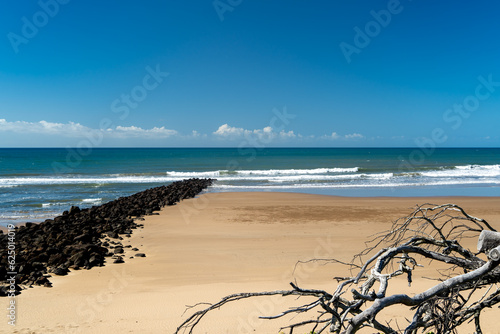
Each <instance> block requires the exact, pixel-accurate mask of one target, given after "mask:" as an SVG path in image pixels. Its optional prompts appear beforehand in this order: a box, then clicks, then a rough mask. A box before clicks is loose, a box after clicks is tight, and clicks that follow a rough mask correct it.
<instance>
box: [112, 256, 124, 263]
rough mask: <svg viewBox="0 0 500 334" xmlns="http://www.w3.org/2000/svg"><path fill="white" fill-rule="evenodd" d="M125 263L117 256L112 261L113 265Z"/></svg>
mask: <svg viewBox="0 0 500 334" xmlns="http://www.w3.org/2000/svg"><path fill="white" fill-rule="evenodd" d="M124 262H125V261H123V258H122V257H121V256H118V257H117V258H116V259H115V260H114V261H113V263H124Z"/></svg>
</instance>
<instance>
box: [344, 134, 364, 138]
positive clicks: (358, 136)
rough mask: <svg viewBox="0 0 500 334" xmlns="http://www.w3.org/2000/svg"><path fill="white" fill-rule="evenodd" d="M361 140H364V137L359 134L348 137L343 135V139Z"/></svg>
mask: <svg viewBox="0 0 500 334" xmlns="http://www.w3.org/2000/svg"><path fill="white" fill-rule="evenodd" d="M361 138H364V136H363V135H362V134H359V133H351V134H349V135H345V139H361Z"/></svg>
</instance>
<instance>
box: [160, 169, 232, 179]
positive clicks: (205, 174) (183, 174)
mask: <svg viewBox="0 0 500 334" xmlns="http://www.w3.org/2000/svg"><path fill="white" fill-rule="evenodd" d="M221 172H227V171H218V170H217V171H208V172H174V171H171V172H167V175H168V176H173V177H180V178H186V177H217V176H219V175H220V174H221Z"/></svg>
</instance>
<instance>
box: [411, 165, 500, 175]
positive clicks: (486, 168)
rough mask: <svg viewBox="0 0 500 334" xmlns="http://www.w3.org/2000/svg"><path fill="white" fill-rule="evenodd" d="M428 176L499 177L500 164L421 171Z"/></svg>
mask: <svg viewBox="0 0 500 334" xmlns="http://www.w3.org/2000/svg"><path fill="white" fill-rule="evenodd" d="M420 174H421V175H422V176H427V177H499V176H500V165H466V166H456V167H455V168H453V169H446V170H436V171H428V172H420Z"/></svg>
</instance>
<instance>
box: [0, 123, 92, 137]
mask: <svg viewBox="0 0 500 334" xmlns="http://www.w3.org/2000/svg"><path fill="white" fill-rule="evenodd" d="M91 130H92V129H90V128H88V127H86V126H83V125H81V124H80V123H74V122H68V123H51V122H47V121H40V122H26V121H15V122H7V120H5V119H0V131H11V132H19V133H43V134H62V135H65V136H70V137H75V136H76V137H78V136H79V135H80V134H81V133H85V132H89V131H91Z"/></svg>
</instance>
